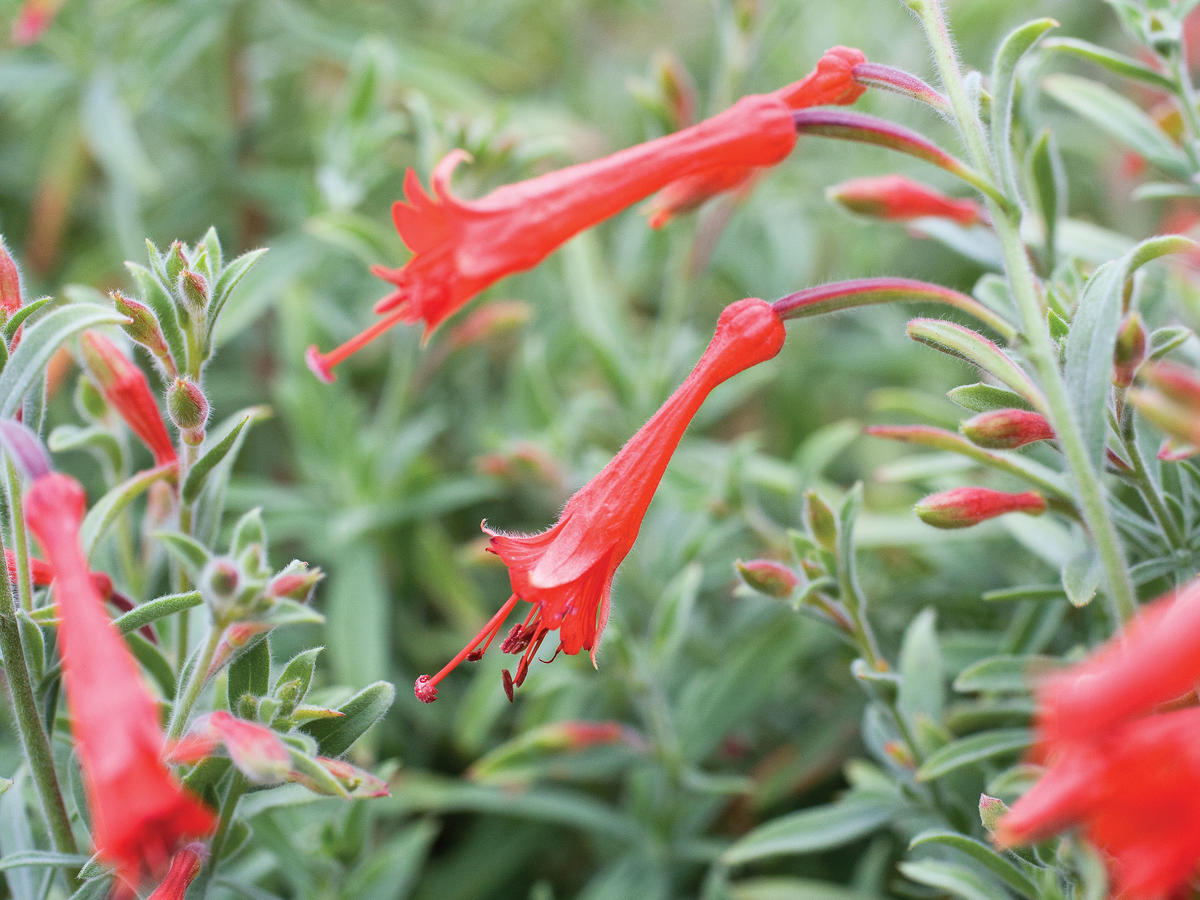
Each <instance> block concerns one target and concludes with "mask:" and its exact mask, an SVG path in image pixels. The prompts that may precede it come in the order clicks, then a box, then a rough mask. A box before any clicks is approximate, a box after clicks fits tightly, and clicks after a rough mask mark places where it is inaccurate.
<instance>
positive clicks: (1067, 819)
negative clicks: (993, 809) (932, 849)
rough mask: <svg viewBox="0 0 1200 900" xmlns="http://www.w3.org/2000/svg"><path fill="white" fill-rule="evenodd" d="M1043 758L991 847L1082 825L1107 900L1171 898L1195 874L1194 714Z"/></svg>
mask: <svg viewBox="0 0 1200 900" xmlns="http://www.w3.org/2000/svg"><path fill="white" fill-rule="evenodd" d="M1050 750H1051V752H1052V753H1054V754H1055V758H1054V760H1053V762H1052V763H1051V765H1050V767H1049V768H1048V769H1047V770H1046V773H1045V774H1044V775H1043V776H1042V778H1041V779H1040V780H1039V781H1038V782H1037V784H1035V785H1034V786H1033V788H1032V789H1031V790H1030V791H1029V792H1028V793H1026V794H1025V796H1023V797H1022V798H1021V799H1020V800H1018V801H1017V802H1016V803H1015V804H1014V805H1013V808H1012V811H1011V812H1009V813H1008V814H1007V815H1005V816H1004V817H1003V818H1002V819H1001V820H1000V821H999V823H998V824H997V827H996V832H995V837H996V841H997V843H999V844H1000V845H1001V846H1013V845H1016V844H1025V843H1029V842H1031V841H1037V840H1041V839H1042V838H1045V837H1048V836H1050V835H1052V834H1054V833H1056V832H1058V831H1061V830H1063V829H1064V828H1067V827H1069V826H1071V825H1075V824H1081V825H1083V826H1084V830H1085V832H1086V834H1087V836H1088V839H1089V840H1091V841H1092V843H1094V844H1095V845H1096V846H1097V847H1099V848H1101V849H1102V850H1103V851H1104V852H1105V854H1106V856H1107V857H1108V861H1109V866H1110V868H1111V870H1112V874H1113V878H1114V881H1115V882H1116V891H1115V892H1114V894H1113V896H1117V895H1119V896H1121V897H1127V898H1151V897H1154V898H1161V897H1166V896H1168V895H1171V896H1174V894H1173V893H1172V892H1173V891H1175V890H1176V889H1178V888H1181V887H1183V886H1184V884H1185V883H1186V882H1187V881H1188V880H1189V879H1190V878H1191V877H1192V876H1193V875H1194V874H1195V873H1196V871H1197V866H1198V864H1200V804H1197V803H1196V802H1195V798H1196V797H1197V796H1198V795H1200V709H1196V708H1192V709H1185V710H1179V711H1177V712H1169V713H1162V714H1159V715H1154V716H1150V717H1148V718H1144V719H1137V720H1134V721H1132V722H1128V723H1126V724H1123V725H1121V726H1120V727H1119V728H1116V729H1113V730H1112V731H1108V732H1105V733H1104V734H1103V735H1098V736H1097V738H1096V740H1095V741H1093V742H1090V743H1087V744H1074V743H1068V744H1065V745H1062V744H1057V743H1055V744H1051V746H1050Z"/></svg>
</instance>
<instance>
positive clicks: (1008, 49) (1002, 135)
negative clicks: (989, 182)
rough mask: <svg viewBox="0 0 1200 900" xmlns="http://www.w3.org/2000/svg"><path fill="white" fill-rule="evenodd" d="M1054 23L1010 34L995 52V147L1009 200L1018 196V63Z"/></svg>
mask: <svg viewBox="0 0 1200 900" xmlns="http://www.w3.org/2000/svg"><path fill="white" fill-rule="evenodd" d="M1056 27H1058V22H1056V21H1055V20H1054V19H1034V20H1033V21H1032V22H1026V23H1025V24H1024V25H1021V26H1019V27H1018V28H1016V29H1014V30H1013V31H1010V32H1009V33H1008V36H1007V37H1005V38H1004V40H1003V41H1002V42H1001V44H1000V49H999V50H997V51H996V58H995V61H994V62H993V63H992V80H991V84H990V87H991V90H992V146H993V147H995V148H996V153H997V154H999V157H1000V178H1001V183H1002V186H1003V187H1004V189H1005V191H1007V193H1008V195H1009V196H1010V197H1016V196H1017V193H1018V191H1017V165H1016V162H1015V161H1014V156H1013V146H1012V118H1013V97H1014V96H1015V94H1016V78H1017V63H1018V62H1020V61H1021V57H1022V56H1024V55H1025V54H1026V53H1027V52H1029V50H1030V49H1031V48H1032V47H1033V45H1034V44H1036V43H1037V42H1038V39H1039V38H1041V36H1042V35H1043V34H1045V33H1046V32H1047V31H1049V30H1050V29H1051V28H1056Z"/></svg>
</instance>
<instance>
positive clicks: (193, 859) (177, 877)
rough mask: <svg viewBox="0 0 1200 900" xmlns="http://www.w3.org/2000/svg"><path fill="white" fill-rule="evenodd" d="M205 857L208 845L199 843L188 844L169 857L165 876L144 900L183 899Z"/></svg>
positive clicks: (206, 856) (198, 872)
mask: <svg viewBox="0 0 1200 900" xmlns="http://www.w3.org/2000/svg"><path fill="white" fill-rule="evenodd" d="M206 859H208V847H206V846H205V845H204V844H199V843H197V844H188V845H187V846H186V847H184V848H183V849H182V850H180V851H179V852H178V853H176V854H175V856H174V857H173V858H172V859H171V868H170V870H169V871H168V872H167V877H166V878H164V879H163V880H162V883H161V884H159V886H158V887H156V888H155V889H154V893H153V894H151V895H150V896H149V897H147V898H146V900H184V897H186V896H187V892H188V888H189V887H191V884H192V882H193V881H195V880H196V876H197V875H199V874H200V869H201V868H202V867H203V866H204V861H205V860H206Z"/></svg>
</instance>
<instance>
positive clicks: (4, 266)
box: [0, 237, 22, 321]
mask: <svg viewBox="0 0 1200 900" xmlns="http://www.w3.org/2000/svg"><path fill="white" fill-rule="evenodd" d="M21 302H22V301H21V273H20V271H19V270H18V269H17V263H16V260H14V259H13V258H12V255H11V254H9V252H8V247H6V246H5V245H4V238H2V237H0V320H3V321H7V319H8V317H9V316H11V315H12V314H13V313H15V312H16V311H17V310H18V309H20V308H21Z"/></svg>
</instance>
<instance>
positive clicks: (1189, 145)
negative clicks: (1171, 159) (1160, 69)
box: [1170, 44, 1200, 165]
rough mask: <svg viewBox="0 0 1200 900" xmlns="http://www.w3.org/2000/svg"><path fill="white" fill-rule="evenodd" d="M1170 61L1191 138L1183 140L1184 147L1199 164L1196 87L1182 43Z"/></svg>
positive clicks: (1199, 134) (1193, 163) (1185, 124)
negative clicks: (1197, 153) (1197, 152)
mask: <svg viewBox="0 0 1200 900" xmlns="http://www.w3.org/2000/svg"><path fill="white" fill-rule="evenodd" d="M1170 63H1171V72H1172V74H1173V75H1174V76H1175V82H1176V86H1177V88H1178V91H1179V105H1180V106H1181V107H1183V124H1184V128H1185V129H1186V130H1187V135H1188V138H1189V140H1186V141H1184V142H1183V143H1184V148H1185V149H1186V150H1187V154H1188V158H1189V159H1190V160H1191V161H1192V165H1197V164H1198V163H1200V160H1198V159H1197V156H1196V142H1197V141H1200V117H1198V116H1197V112H1196V88H1195V86H1194V85H1193V84H1192V76H1191V73H1190V72H1188V65H1187V52H1186V48H1184V46H1183V45H1182V44H1181V45H1180V46H1179V47H1176V48H1175V50H1174V51H1173V52H1172V53H1171V59H1170Z"/></svg>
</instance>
